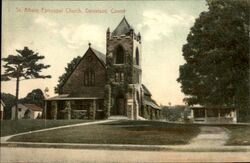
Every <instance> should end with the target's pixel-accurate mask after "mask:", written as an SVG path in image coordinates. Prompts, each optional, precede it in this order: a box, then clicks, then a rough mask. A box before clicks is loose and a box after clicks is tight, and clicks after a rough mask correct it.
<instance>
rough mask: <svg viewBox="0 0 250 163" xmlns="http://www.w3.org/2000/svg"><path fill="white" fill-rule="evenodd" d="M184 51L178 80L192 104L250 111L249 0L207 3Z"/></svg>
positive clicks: (212, 1)
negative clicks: (183, 61) (183, 60)
mask: <svg viewBox="0 0 250 163" xmlns="http://www.w3.org/2000/svg"><path fill="white" fill-rule="evenodd" d="M207 4H208V9H209V10H208V11H206V12H202V13H201V14H200V16H199V18H198V19H196V21H195V24H194V26H193V27H192V28H191V31H190V33H189V34H188V37H187V44H185V45H184V46H183V49H182V52H183V56H184V59H185V60H186V63H185V64H184V65H182V66H180V69H179V71H180V75H179V78H178V79H177V81H178V82H180V83H181V85H182V86H181V88H182V92H184V94H185V95H187V98H185V99H184V100H185V101H186V102H187V103H188V104H189V105H193V104H201V105H217V106H229V107H236V108H241V109H245V110H246V109H247V108H248V109H249V100H250V99H249V74H250V73H249V71H250V69H249V58H250V57H249V29H250V28H249V27H250V26H249V11H250V10H249V9H250V8H249V6H250V2H249V1H247V0H207Z"/></svg>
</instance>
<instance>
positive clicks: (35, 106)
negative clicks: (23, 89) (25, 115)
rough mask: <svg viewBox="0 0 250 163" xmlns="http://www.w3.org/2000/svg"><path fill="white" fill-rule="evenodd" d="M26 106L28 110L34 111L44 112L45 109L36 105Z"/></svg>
mask: <svg viewBox="0 0 250 163" xmlns="http://www.w3.org/2000/svg"><path fill="white" fill-rule="evenodd" d="M23 105H24V106H26V107H27V108H28V109H30V110H33V111H43V108H41V107H39V106H37V105H35V104H23Z"/></svg>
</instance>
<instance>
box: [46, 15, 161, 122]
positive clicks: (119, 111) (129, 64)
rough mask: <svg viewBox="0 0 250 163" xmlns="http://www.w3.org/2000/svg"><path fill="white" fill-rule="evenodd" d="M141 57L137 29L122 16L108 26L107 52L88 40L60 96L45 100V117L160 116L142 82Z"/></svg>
mask: <svg viewBox="0 0 250 163" xmlns="http://www.w3.org/2000/svg"><path fill="white" fill-rule="evenodd" d="M141 61H142V51H141V36H140V33H138V34H135V32H134V29H133V28H132V27H131V26H130V25H129V23H128V22H127V20H126V18H125V17H124V18H123V19H122V21H121V22H120V24H119V25H118V26H117V27H116V28H115V30H114V31H113V32H110V29H109V28H108V29H107V33H106V55H104V54H103V53H101V52H99V51H97V50H95V49H93V48H92V47H91V45H90V44H89V48H88V50H87V51H86V53H85V54H84V55H83V57H82V58H81V60H80V61H79V63H78V64H77V66H76V67H75V69H74V70H73V71H72V72H71V74H70V75H69V76H68V77H67V79H66V80H65V81H64V83H63V85H62V86H61V88H60V91H59V92H60V93H59V96H56V97H52V98H49V99H47V100H46V109H45V116H46V118H48V119H106V118H110V117H114V116H116V117H117V116H118V117H124V118H128V119H158V118H160V114H161V110H160V107H159V106H158V105H157V104H156V102H155V101H154V100H152V99H151V93H150V92H149V90H148V89H147V88H146V87H145V86H144V85H143V84H142V82H141V75H142V68H141Z"/></svg>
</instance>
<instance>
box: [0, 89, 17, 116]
mask: <svg viewBox="0 0 250 163" xmlns="http://www.w3.org/2000/svg"><path fill="white" fill-rule="evenodd" d="M1 100H3V102H4V104H5V108H4V116H3V117H4V119H10V118H11V108H12V106H14V105H15V101H16V97H15V96H14V95H12V94H9V93H1Z"/></svg>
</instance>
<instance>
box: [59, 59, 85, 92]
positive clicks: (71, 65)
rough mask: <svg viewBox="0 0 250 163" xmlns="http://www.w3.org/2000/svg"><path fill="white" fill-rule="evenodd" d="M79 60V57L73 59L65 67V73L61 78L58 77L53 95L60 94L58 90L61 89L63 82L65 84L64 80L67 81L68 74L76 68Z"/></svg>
mask: <svg viewBox="0 0 250 163" xmlns="http://www.w3.org/2000/svg"><path fill="white" fill-rule="evenodd" d="M81 58H82V57H80V56H77V57H75V58H73V60H72V61H71V62H70V63H68V65H67V67H65V73H63V74H62V75H61V76H59V79H58V84H57V85H56V87H55V93H60V92H61V90H60V89H61V87H62V86H63V84H64V82H66V80H67V79H68V77H69V76H70V74H71V73H72V72H73V71H74V69H75V68H76V66H77V65H78V63H79V62H80V60H81Z"/></svg>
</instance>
